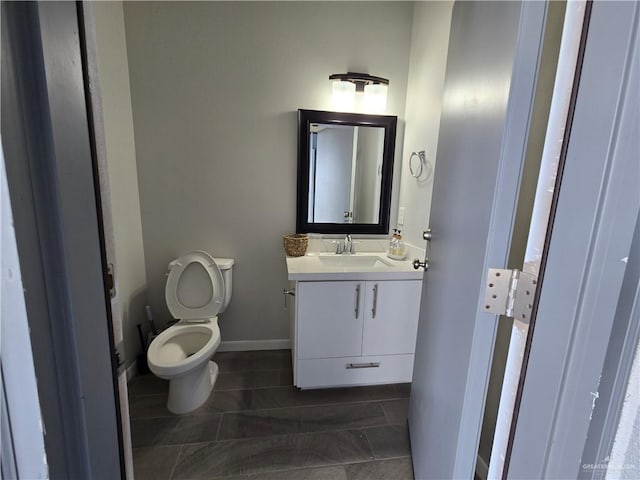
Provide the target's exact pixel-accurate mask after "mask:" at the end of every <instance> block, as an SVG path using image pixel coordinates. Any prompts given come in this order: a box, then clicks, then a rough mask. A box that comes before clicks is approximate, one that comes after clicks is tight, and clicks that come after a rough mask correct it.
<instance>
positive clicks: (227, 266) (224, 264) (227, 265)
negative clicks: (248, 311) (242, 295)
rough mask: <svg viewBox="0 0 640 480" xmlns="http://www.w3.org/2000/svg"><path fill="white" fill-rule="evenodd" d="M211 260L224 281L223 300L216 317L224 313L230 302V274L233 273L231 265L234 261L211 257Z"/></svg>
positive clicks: (231, 284)
mask: <svg viewBox="0 0 640 480" xmlns="http://www.w3.org/2000/svg"><path fill="white" fill-rule="evenodd" d="M213 260H214V261H215V262H216V265H218V268H219V269H220V272H221V273H222V279H223V280H224V300H223V302H222V307H220V311H219V312H218V315H220V314H222V313H224V311H225V310H226V309H227V306H228V305H229V302H230V301H231V290H232V286H233V283H232V275H231V274H232V272H233V264H234V263H235V260H234V259H233V258H220V257H213Z"/></svg>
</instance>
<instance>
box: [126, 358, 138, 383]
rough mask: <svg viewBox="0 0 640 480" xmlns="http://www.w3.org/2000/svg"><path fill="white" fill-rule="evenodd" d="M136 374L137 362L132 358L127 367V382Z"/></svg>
mask: <svg viewBox="0 0 640 480" xmlns="http://www.w3.org/2000/svg"><path fill="white" fill-rule="evenodd" d="M137 374H138V362H137V361H136V360H134V361H133V362H131V365H129V366H128V367H127V382H130V381H131V379H132V378H133V377H135V376H136V375H137Z"/></svg>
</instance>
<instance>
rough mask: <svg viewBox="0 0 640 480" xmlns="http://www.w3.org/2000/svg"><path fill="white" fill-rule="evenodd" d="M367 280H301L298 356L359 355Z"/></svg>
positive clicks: (302, 357) (298, 313)
mask: <svg viewBox="0 0 640 480" xmlns="http://www.w3.org/2000/svg"><path fill="white" fill-rule="evenodd" d="M364 295H365V292H364V282H298V287H297V289H296V296H297V301H296V303H297V308H298V311H297V318H298V328H297V332H296V334H297V346H298V348H297V357H298V358H299V359H309V358H329V357H348V356H359V355H360V354H361V348H362V326H363V318H364V311H363V307H364Z"/></svg>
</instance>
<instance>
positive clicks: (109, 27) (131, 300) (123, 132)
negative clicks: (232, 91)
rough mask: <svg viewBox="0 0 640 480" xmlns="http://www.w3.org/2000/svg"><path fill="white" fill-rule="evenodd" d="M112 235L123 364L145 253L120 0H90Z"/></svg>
mask: <svg viewBox="0 0 640 480" xmlns="http://www.w3.org/2000/svg"><path fill="white" fill-rule="evenodd" d="M92 7H93V11H94V17H95V31H96V51H97V59H98V70H99V79H100V88H101V95H102V110H103V121H104V134H105V147H106V155H107V164H108V171H109V174H108V177H109V179H108V180H109V182H108V183H109V187H110V196H111V202H110V203H111V217H112V220H113V233H114V240H115V271H116V278H117V282H118V284H117V291H118V296H119V298H120V312H114V315H117V314H118V313H119V314H120V315H121V318H122V323H123V330H124V332H123V333H124V339H125V350H126V357H127V360H126V362H127V365H129V364H131V363H132V362H133V361H134V360H135V358H136V355H137V354H138V353H140V351H141V347H140V342H139V341H138V335H137V331H136V324H138V323H143V325H144V326H145V329H146V322H145V311H144V307H145V305H146V304H147V292H146V285H147V281H146V271H145V262H144V258H145V254H144V248H143V242H142V226H141V217H140V201H139V194H138V175H137V170H136V154H135V142H134V130H133V116H132V111H131V95H130V89H129V69H128V63H127V48H126V37H125V31H124V15H123V10H122V2H94V3H92Z"/></svg>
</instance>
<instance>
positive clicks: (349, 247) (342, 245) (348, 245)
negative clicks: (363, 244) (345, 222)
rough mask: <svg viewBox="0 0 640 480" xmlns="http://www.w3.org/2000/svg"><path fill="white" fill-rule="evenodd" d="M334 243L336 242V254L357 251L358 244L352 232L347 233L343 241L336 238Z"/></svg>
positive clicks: (347, 253) (348, 253)
mask: <svg viewBox="0 0 640 480" xmlns="http://www.w3.org/2000/svg"><path fill="white" fill-rule="evenodd" d="M333 243H335V244H336V255H350V254H352V253H356V245H355V242H354V241H353V239H352V238H351V235H350V234H347V236H346V237H344V240H343V241H340V240H337V241H336V240H334V242H333Z"/></svg>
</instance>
